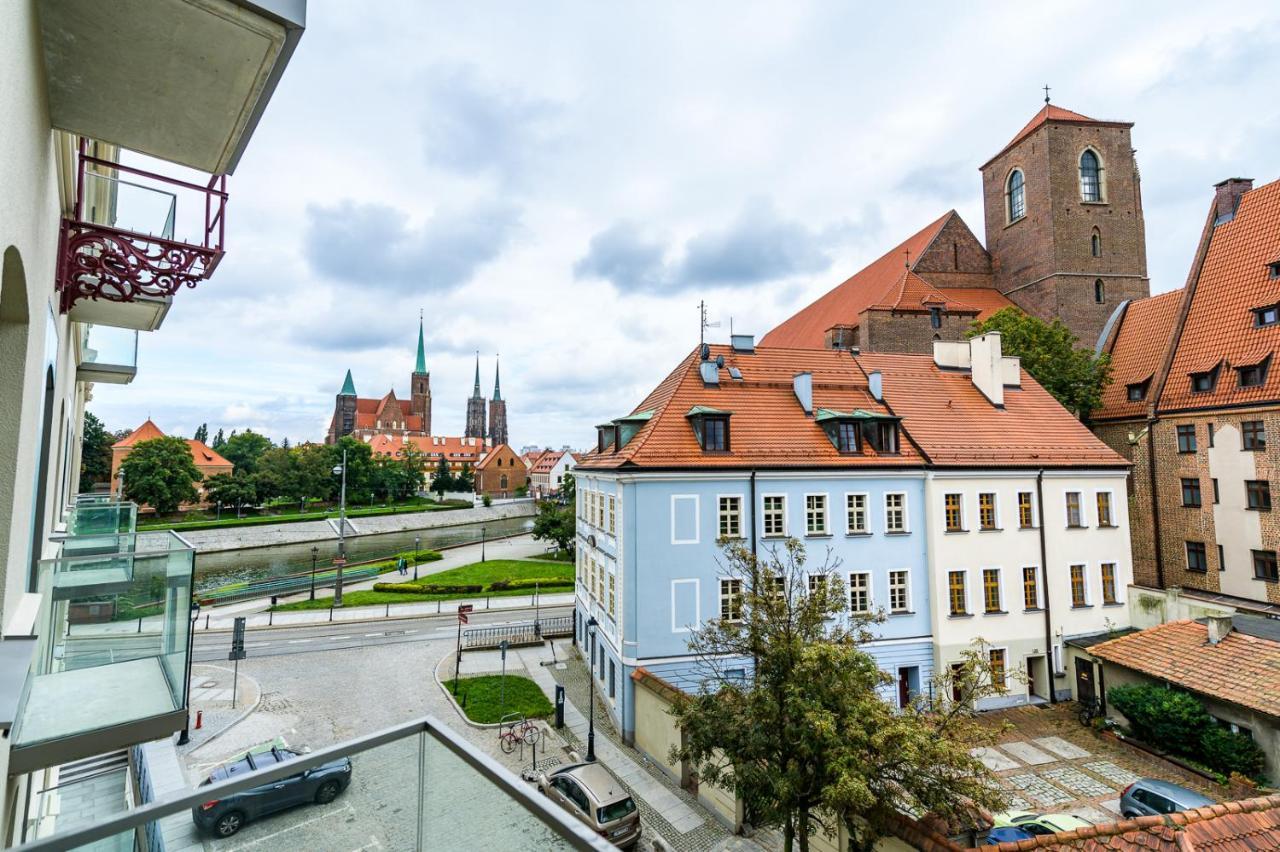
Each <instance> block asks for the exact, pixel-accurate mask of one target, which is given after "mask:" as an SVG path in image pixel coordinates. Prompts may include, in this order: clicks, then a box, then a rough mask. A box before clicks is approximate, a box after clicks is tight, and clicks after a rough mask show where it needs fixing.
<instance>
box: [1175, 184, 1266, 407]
mask: <svg viewBox="0 0 1280 852" xmlns="http://www.w3.org/2000/svg"><path fill="white" fill-rule="evenodd" d="M1278 252H1280V181H1273V182H1271V183H1269V184H1266V185H1265V186H1260V187H1258V188H1257V189H1254V190H1251V191H1249V192H1246V193H1245V194H1244V195H1242V196H1241V197H1240V204H1239V207H1238V208H1237V209H1236V214H1235V218H1233V219H1232V220H1231V221H1229V222H1223V223H1222V224H1220V225H1218V226H1217V227H1215V228H1214V229H1213V232H1212V235H1211V236H1210V239H1209V247H1208V250H1207V251H1206V253H1205V258H1204V263H1203V265H1202V266H1201V269H1200V273H1199V276H1198V279H1197V281H1196V284H1195V292H1194V293H1193V294H1192V297H1191V307H1190V310H1189V311H1188V312H1187V319H1186V322H1185V324H1184V326H1183V330H1182V333H1181V335H1180V337H1179V340H1178V348H1177V351H1176V352H1175V354H1174V357H1173V364H1172V366H1171V367H1170V370H1169V377H1168V380H1167V381H1166V382H1165V386H1164V391H1163V393H1162V394H1161V397H1160V400H1159V409H1158V410H1161V411H1167V410H1180V409H1188V408H1216V407H1219V406H1223V405H1239V404H1247V403H1251V402H1263V401H1267V400H1275V399H1278V398H1280V365H1277V364H1274V363H1273V364H1272V367H1271V369H1270V370H1268V373H1267V380H1266V382H1265V383H1264V384H1263V385H1261V386H1259V387H1249V388H1241V387H1239V386H1238V385H1239V382H1238V381H1237V379H1236V374H1235V371H1234V370H1233V369H1231V368H1234V367H1240V366H1249V365H1250V364H1255V363H1258V361H1259V360H1260V356H1265V354H1266V353H1277V354H1278V355H1280V325H1272V326H1267V327H1265V328H1255V327H1254V322H1253V321H1254V316H1253V313H1252V309H1253V308H1260V307H1264V306H1267V305H1274V304H1276V303H1278V302H1280V279H1277V278H1271V277H1270V276H1269V273H1268V269H1267V265H1268V262H1270V261H1271V260H1273V259H1274V258H1275V257H1276V255H1277V253H1278ZM1215 358H1225V359H1226V362H1227V363H1226V365H1224V367H1223V368H1222V370H1221V372H1220V373H1219V375H1218V381H1217V385H1216V386H1215V388H1214V390H1212V391H1209V392H1207V393H1192V392H1191V380H1190V374H1191V373H1192V372H1196V371H1197V370H1202V369H1204V366H1203V365H1205V364H1207V363H1210V362H1212V361H1214V360H1215Z"/></svg>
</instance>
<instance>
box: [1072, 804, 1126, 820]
mask: <svg viewBox="0 0 1280 852" xmlns="http://www.w3.org/2000/svg"><path fill="white" fill-rule="evenodd" d="M1117 801H1118V800H1117ZM1069 811H1070V813H1071V814H1072V815H1073V816H1078V817H1080V819H1087V820H1088V821H1089V822H1091V823H1093V824H1094V825H1102V824H1103V823H1108V822H1115V819H1116V817H1115V814H1110V813H1107V812H1106V811H1104V810H1102V809H1101V808H1095V807H1093V806H1091V805H1086V806H1083V807H1081V806H1078V805H1077V806H1075V807H1072V808H1070V809H1069Z"/></svg>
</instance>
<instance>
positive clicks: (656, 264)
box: [573, 198, 849, 294]
mask: <svg viewBox="0 0 1280 852" xmlns="http://www.w3.org/2000/svg"><path fill="white" fill-rule="evenodd" d="M848 233H849V227H848V225H845V224H840V225H832V226H827V227H824V228H810V227H808V226H806V225H804V224H802V223H800V222H798V221H794V220H789V219H785V218H783V217H782V216H781V215H780V214H779V213H778V211H777V208H776V207H775V206H774V204H773V202H772V201H770V200H768V199H763V198H759V199H753V200H751V201H748V202H747V203H746V204H745V205H744V206H743V209H742V210H741V212H740V213H739V214H738V215H737V217H736V218H735V219H734V220H733V221H732V222H730V223H729V224H728V225H726V226H724V227H722V228H719V229H715V230H710V231H706V232H704V233H701V234H698V235H696V236H694V237H692V238H690V239H689V240H688V241H687V242H686V243H685V245H684V251H683V253H682V255H681V256H680V258H679V259H678V260H674V261H668V260H667V259H666V256H667V251H666V249H665V247H664V246H663V244H662V242H661V241H660V240H658V239H656V238H654V237H652V236H650V235H648V234H646V233H645V232H644V230H643V229H642V228H641V227H640V226H638V225H636V224H635V223H632V222H629V221H620V222H617V223H615V224H613V225H611V226H610V227H609V228H606V229H605V230H603V231H601V232H599V233H597V234H596V235H595V236H594V237H592V238H591V242H590V244H589V245H588V247H587V253H586V254H585V255H584V256H583V257H582V258H580V259H579V260H578V262H577V263H576V264H574V268H573V270H574V275H575V276H576V277H578V278H580V279H581V278H601V279H605V280H607V281H610V282H612V283H613V285H614V286H615V287H617V288H618V289H619V290H623V291H632V292H636V291H639V292H649V293H657V294H667V293H676V292H679V291H681V290H687V289H690V288H692V287H698V286H712V287H741V286H749V285H753V284H760V283H763V282H766V281H775V280H778V279H783V278H788V277H791V276H794V275H806V274H811V273H815V272H821V271H822V270H824V269H827V268H828V267H830V265H831V260H832V255H831V249H832V247H833V246H834V245H835V244H836V243H838V242H839V241H840V240H841V239H842V238H844V237H845V236H846V235H847V234H848Z"/></svg>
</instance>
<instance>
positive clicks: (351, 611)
mask: <svg viewBox="0 0 1280 852" xmlns="http://www.w3.org/2000/svg"><path fill="white" fill-rule="evenodd" d="M459 604H470V605H471V606H473V607H475V611H476V612H483V611H486V610H494V611H502V610H511V609H528V608H529V607H533V606H538V605H541V606H542V607H543V608H544V609H549V608H551V607H562V606H571V605H572V604H573V593H572V592H566V593H564V594H559V595H548V594H542V595H507V596H503V597H494V596H489V597H480V598H470V599H466V600H452V601H415V602H413V603H400V604H391V603H388V604H375V605H374V606H350V607H347V606H344V607H341V608H339V609H333V608H332V607H323V608H320V609H301V610H285V611H284V612H273V611H271V610H268V611H266V612H252V613H244V617H245V618H246V619H247V621H246V622H245V623H246V626H247V627H286V626H299V627H300V626H304V625H307V624H327V623H330V622H335V623H336V622H340V621H370V620H373V619H379V618H415V617H421V616H426V615H449V614H452V613H455V612H457V611H458V605H459ZM553 620H555V619H551V618H547V619H542V622H543V623H544V624H545V623H549V622H551V621H553ZM234 623H235V616H234V615H232V614H230V613H229V614H227V615H223V616H217V615H214V614H213V613H209V612H202V613H201V614H200V619H199V621H198V622H197V624H196V627H197V629H199V630H230V629H231V627H232V625H233V624H234ZM130 624H132V622H130ZM140 624H141V622H140ZM139 629H141V628H139ZM563 629H564V630H565V632H564V633H562V634H556V635H568V634H569V632H570V631H572V629H573V627H572V625H570V626H569V627H567V628H563ZM543 632H544V634H545V632H546V631H545V630H544V631H543Z"/></svg>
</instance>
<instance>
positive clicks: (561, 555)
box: [529, 550, 573, 563]
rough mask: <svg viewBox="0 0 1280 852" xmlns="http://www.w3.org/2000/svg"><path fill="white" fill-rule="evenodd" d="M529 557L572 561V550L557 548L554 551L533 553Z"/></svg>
mask: <svg viewBox="0 0 1280 852" xmlns="http://www.w3.org/2000/svg"><path fill="white" fill-rule="evenodd" d="M529 558H530V559H541V560H544V561H546V562H569V563H572V562H573V551H571V550H557V551H556V552H555V553H535V554H534V555H533V556H531V557H529Z"/></svg>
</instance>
